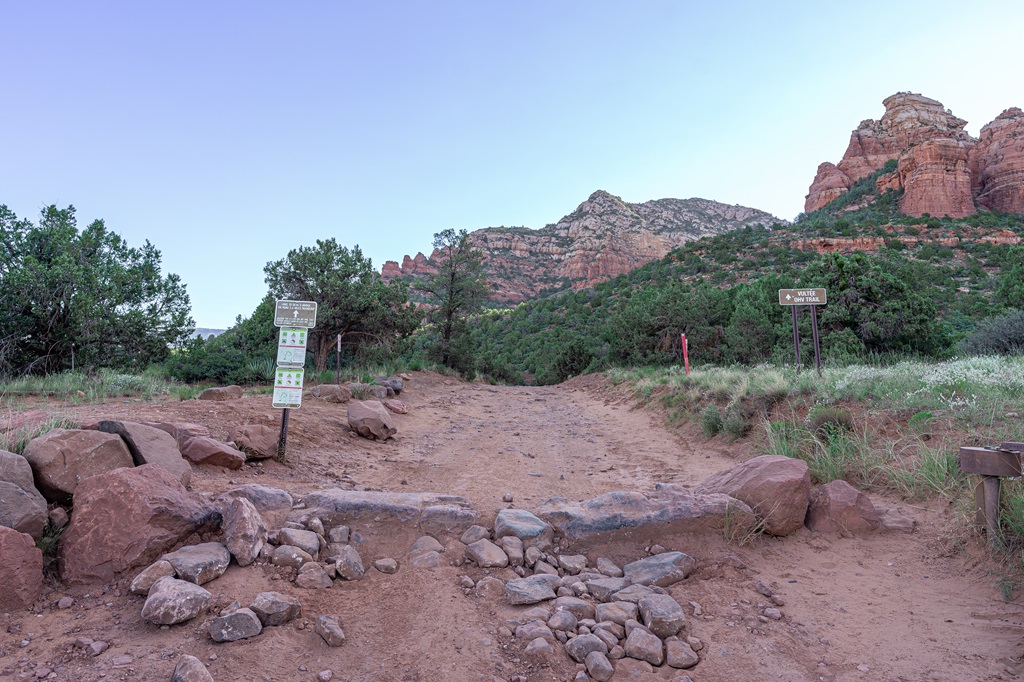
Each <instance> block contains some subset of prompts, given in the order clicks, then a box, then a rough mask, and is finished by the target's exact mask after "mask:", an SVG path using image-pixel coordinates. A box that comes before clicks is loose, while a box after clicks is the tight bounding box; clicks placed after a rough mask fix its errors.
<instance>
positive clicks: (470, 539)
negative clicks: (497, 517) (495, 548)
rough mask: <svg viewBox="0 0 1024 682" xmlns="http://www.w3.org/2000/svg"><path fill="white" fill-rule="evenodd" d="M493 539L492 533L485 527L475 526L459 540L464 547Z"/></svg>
mask: <svg viewBox="0 0 1024 682" xmlns="http://www.w3.org/2000/svg"><path fill="white" fill-rule="evenodd" d="M489 537H491V531H490V530H488V529H487V528H484V527H483V526H477V525H473V526H470V527H469V528H467V529H466V532H464V533H463V534H462V537H461V538H459V540H460V541H461V542H462V544H464V545H471V544H473V543H474V542H476V541H477V540H486V539H488V538H489Z"/></svg>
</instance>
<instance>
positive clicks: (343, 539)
mask: <svg viewBox="0 0 1024 682" xmlns="http://www.w3.org/2000/svg"><path fill="white" fill-rule="evenodd" d="M349 532H350V531H349V527H348V526H335V527H334V528H332V529H331V530H330V532H329V533H327V539H328V540H330V541H331V542H332V543H333V544H337V545H347V544H348V540H349Z"/></svg>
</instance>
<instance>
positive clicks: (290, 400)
mask: <svg viewBox="0 0 1024 682" xmlns="http://www.w3.org/2000/svg"><path fill="white" fill-rule="evenodd" d="M274 326H275V327H280V328H281V329H279V330H278V336H277V370H276V371H275V372H274V399H273V405H274V407H277V408H280V409H281V433H280V435H279V436H278V439H277V461H278V462H283V461H284V458H285V448H286V446H287V444H288V411H289V410H291V409H298V408H300V407H302V382H303V378H304V370H303V369H302V368H303V365H305V364H306V341H307V339H308V338H309V330H310V329H312V328H313V327H315V326H316V303H315V302H313V301H278V302H277V305H276V306H275V308H274Z"/></svg>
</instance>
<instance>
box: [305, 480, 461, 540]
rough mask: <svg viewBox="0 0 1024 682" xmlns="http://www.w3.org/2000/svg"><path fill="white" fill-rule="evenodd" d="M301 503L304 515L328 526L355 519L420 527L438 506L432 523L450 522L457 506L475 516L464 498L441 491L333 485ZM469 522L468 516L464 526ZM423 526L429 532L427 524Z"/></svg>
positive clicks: (365, 523) (364, 523) (372, 523)
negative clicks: (358, 487)
mask: <svg viewBox="0 0 1024 682" xmlns="http://www.w3.org/2000/svg"><path fill="white" fill-rule="evenodd" d="M302 504H303V505H304V506H305V508H306V511H305V512H303V515H304V516H306V517H308V516H316V517H317V518H319V519H320V520H321V521H323V522H324V525H325V526H327V527H332V526H341V525H346V526H354V525H356V524H357V523H358V524H359V525H360V526H378V527H382V528H385V529H389V528H390V527H392V526H393V525H394V524H401V525H405V526H409V527H421V528H422V526H423V522H424V519H425V518H426V519H427V520H429V519H430V517H431V514H432V513H435V512H436V513H440V510H443V511H444V514H443V517H442V518H438V519H435V520H434V522H433V523H434V524H435V525H436V524H440V523H441V521H442V520H445V521H446V523H447V522H451V521H452V519H451V516H452V511H451V510H453V509H456V508H457V509H461V510H463V512H464V513H465V515H464V516H462V517H460V518H463V519H469V518H470V517H471V518H473V519H475V517H476V512H474V511H473V510H472V508H471V507H470V506H469V502H468V501H467V500H466V498H464V497H458V496H456V495H443V494H441V493H390V492H388V493H385V492H373V491H359V490H340V489H337V488H332V489H329V490H321V491H318V492H314V493H310V494H309V495H306V496H305V497H303V498H302ZM428 509H432V510H433V511H428ZM472 523H473V521H472V520H469V522H468V523H465V525H464V526H463V528H465V527H468V526H469V525H471V524H472ZM427 525H431V524H430V523H427ZM441 525H443V524H441ZM423 530H425V531H428V532H429V529H427V528H423Z"/></svg>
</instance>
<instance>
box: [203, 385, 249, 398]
mask: <svg viewBox="0 0 1024 682" xmlns="http://www.w3.org/2000/svg"><path fill="white" fill-rule="evenodd" d="M243 395H245V391H243V390H242V387H241V386H236V385H234V384H232V385H231V386H217V387H214V388H208V389H206V390H205V391H203V392H202V393H200V394H199V399H200V400H218V401H220V400H238V399H239V398H241V397H242V396H243Z"/></svg>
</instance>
